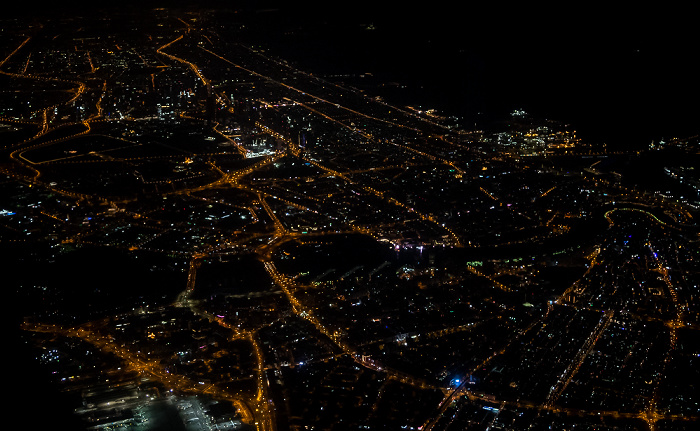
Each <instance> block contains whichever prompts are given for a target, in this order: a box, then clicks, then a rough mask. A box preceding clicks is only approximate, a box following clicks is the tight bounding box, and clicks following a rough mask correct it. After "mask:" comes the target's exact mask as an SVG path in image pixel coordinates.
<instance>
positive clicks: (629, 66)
mask: <svg viewBox="0 0 700 431" xmlns="http://www.w3.org/2000/svg"><path fill="white" fill-rule="evenodd" d="M20 7H21V6H20ZM156 7H168V8H180V9H181V10H183V11H197V10H205V9H214V10H217V9H218V10H236V11H239V13H240V14H241V15H240V16H241V17H245V19H246V20H252V22H255V23H257V24H258V25H259V26H260V27H261V29H264V31H259V32H258V34H257V35H258V36H262V38H263V41H264V38H268V39H269V42H270V43H271V44H272V45H273V47H274V45H278V46H279V47H282V48H281V49H283V50H284V52H280V55H281V56H285V55H286V56H289V57H291V59H295V58H294V57H295V56H296V57H297V59H298V60H300V64H299V65H300V67H301V68H304V67H308V68H310V69H312V70H311V71H315V70H313V69H314V68H319V69H320V70H321V71H323V68H324V66H327V65H329V64H331V65H333V66H330V67H335V68H336V69H351V70H354V71H356V70H362V69H366V71H370V69H371V70H372V71H373V72H374V73H377V74H379V75H381V77H382V79H385V80H387V81H398V82H400V83H402V84H408V85H409V86H412V87H413V88H415V89H416V93H417V96H418V97H417V99H424V100H425V101H426V103H434V104H436V105H438V106H439V108H441V109H444V110H445V111H446V113H448V114H452V115H460V116H465V117H466V118H467V119H468V120H469V121H468V122H471V120H474V122H477V121H478V120H479V119H480V118H482V117H483V114H486V116H487V117H494V116H495V117H498V116H502V115H504V114H507V112H508V110H512V109H525V110H526V111H529V112H532V113H533V114H534V115H537V116H541V117H547V118H551V119H557V120H561V121H565V122H569V123H571V124H573V125H574V126H576V127H578V128H579V130H580V132H581V133H582V134H583V136H585V137H586V138H587V139H590V140H592V141H594V142H595V143H598V144H599V143H603V142H605V143H608V144H609V145H613V146H620V147H622V148H643V147H645V146H648V144H649V143H650V142H651V141H652V140H654V141H657V142H658V141H659V140H660V139H667V140H668V139H670V138H672V137H687V136H692V135H695V134H698V133H700V126H698V125H697V120H696V119H697V118H700V105H699V104H696V103H693V101H694V100H698V99H699V98H700V84H699V83H698V81H697V79H696V76H697V70H696V69H697V66H696V65H695V62H694V60H693V57H692V54H693V53H694V52H697V48H698V40H697V38H696V37H692V34H691V32H692V27H690V25H689V23H687V21H686V20H687V19H688V18H686V17H685V16H683V15H684V14H683V11H668V10H665V9H663V8H661V9H656V10H644V9H640V8H636V9H628V10H601V9H595V8H594V7H592V6H591V7H588V8H583V7H577V6H574V5H570V6H566V7H560V8H557V9H550V8H546V7H539V8H529V7H525V6H519V7H516V8H513V7H508V8H505V7H503V8H499V7H498V6H484V5H476V6H472V5H469V6H454V5H453V4H452V3H449V4H448V3H447V2H437V3H434V2H433V3H431V7H430V8H429V7H428V6H427V5H425V4H419V5H408V6H407V5H403V4H401V5H392V4H382V5H381V6H377V5H376V4H373V3H372V2H367V1H362V2H345V3H332V4H331V3H326V2H319V1H308V2H296V3H289V2H278V1H254V0H248V1H244V2H240V3H235V2H228V1H222V0H212V1H205V2H192V1H188V0H182V1H174V2H164V1H150V2H149V1H146V2H136V1H128V2H126V3H120V5H118V6H116V5H115V6H109V5H106V6H104V9H102V8H94V7H92V6H90V4H89V3H87V2H69V3H67V4H60V5H59V4H57V5H55V6H53V7H49V9H42V10H41V11H40V12H46V16H47V17H49V16H54V14H59V15H61V14H63V15H66V16H69V15H70V14H71V13H79V14H80V13H82V14H90V13H98V14H100V13H107V12H103V11H104V10H107V11H108V10H115V11H124V10H136V11H138V10H150V9H153V8H156ZM115 8H116V9H115ZM25 12H26V13H34V12H28V11H26V10H25ZM242 19H243V18H242ZM369 24H372V25H373V28H374V30H373V31H372V33H371V34H370V33H369V31H361V30H360V28H364V27H365V26H366V25H369ZM280 29H284V30H288V29H292V30H294V31H295V35H293V36H289V35H284V34H282V33H283V31H282V32H280V31H277V30H280ZM251 31H256V30H255V29H252V30H251ZM362 33H364V34H362ZM358 36H359V37H358ZM309 40H314V43H313V44H312V45H309V46H306V45H304V44H305V43H307V42H308V41H309ZM319 41H320V42H319ZM305 51H306V52H305ZM319 57H322V58H319ZM342 71H343V70H336V72H342ZM445 83H449V84H450V85H449V89H448V88H446V86H445Z"/></svg>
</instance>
